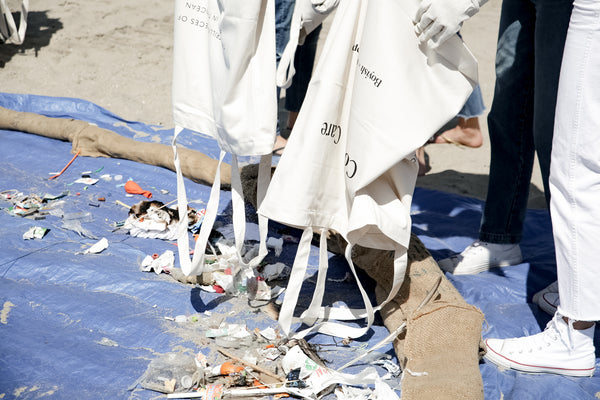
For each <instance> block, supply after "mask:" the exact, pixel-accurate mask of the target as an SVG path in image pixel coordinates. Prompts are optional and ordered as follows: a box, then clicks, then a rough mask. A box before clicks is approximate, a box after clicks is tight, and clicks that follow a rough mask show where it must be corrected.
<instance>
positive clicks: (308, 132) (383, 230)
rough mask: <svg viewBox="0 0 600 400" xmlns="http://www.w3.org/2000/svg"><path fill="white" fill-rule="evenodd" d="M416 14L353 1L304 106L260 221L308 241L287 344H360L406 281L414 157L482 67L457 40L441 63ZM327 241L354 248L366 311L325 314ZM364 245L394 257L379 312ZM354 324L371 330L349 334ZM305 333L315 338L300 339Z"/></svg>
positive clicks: (287, 304)
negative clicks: (307, 291)
mask: <svg viewBox="0 0 600 400" xmlns="http://www.w3.org/2000/svg"><path fill="white" fill-rule="evenodd" d="M417 6H418V3H417V2H414V1H375V0H352V1H350V0H348V1H342V2H340V3H339V5H338V7H337V9H336V12H335V17H334V20H333V21H332V25H331V28H330V31H329V34H328V36H327V39H326V42H325V44H324V47H323V50H322V53H321V56H320V58H319V61H318V63H317V66H316V69H315V71H314V73H313V76H312V79H311V82H310V84H309V88H308V92H307V95H306V99H305V101H304V103H303V105H302V108H301V110H300V113H299V116H298V119H297V121H296V124H295V126H294V128H293V130H292V134H291V136H290V139H289V142H288V144H287V146H286V150H285V152H284V154H283V156H282V157H281V160H280V162H279V164H278V166H277V168H276V170H275V173H274V175H273V178H272V181H271V183H270V185H269V189H268V191H267V194H266V197H265V199H264V201H263V203H262V204H261V206H260V207H259V214H260V215H263V216H265V217H267V218H269V219H272V220H274V221H278V222H280V223H283V224H287V225H290V226H294V227H297V228H301V229H303V235H302V238H301V239H300V243H299V246H298V251H297V254H296V256H295V260H294V265H293V267H292V273H291V276H290V281H289V283H288V289H287V291H286V294H285V297H284V300H283V304H282V308H281V312H280V320H279V322H280V325H281V327H282V330H283V331H284V332H285V333H286V334H288V335H293V336H294V337H302V336H305V335H306V334H308V333H310V332H316V331H318V332H321V333H325V334H328V335H332V336H339V337H359V336H362V335H363V334H364V333H365V332H367V330H368V329H369V328H370V325H371V324H372V322H373V319H374V312H376V311H377V310H379V308H380V307H381V306H382V305H384V304H385V303H386V302H388V301H389V300H390V299H391V298H393V297H394V295H395V294H396V293H397V292H398V290H399V288H400V285H401V284H402V282H403V280H404V274H405V271H406V266H407V249H408V245H409V239H410V232H411V218H410V205H411V202H412V194H413V192H414V186H415V182H416V176H417V168H418V164H417V160H416V156H415V150H416V149H418V148H419V147H420V146H422V145H423V144H424V143H425V142H426V141H427V140H428V139H429V138H430V137H431V136H432V135H433V134H434V133H435V132H436V131H437V130H438V129H439V128H441V127H442V126H443V125H444V124H445V123H447V122H448V121H449V120H450V119H452V118H453V117H454V116H455V115H456V114H457V113H458V111H459V110H460V109H461V108H462V106H463V105H464V103H465V101H466V99H467V98H468V96H469V95H470V93H471V91H472V89H473V87H474V85H475V84H476V81H477V63H476V61H475V59H474V58H473V56H472V54H471V53H470V52H469V50H468V49H467V47H466V46H465V45H464V43H463V42H462V40H461V39H460V38H459V37H458V36H455V37H453V38H451V39H450V40H448V41H447V42H446V43H444V44H443V45H442V46H440V47H439V48H437V49H436V50H435V51H433V50H431V49H429V48H427V47H426V45H419V42H418V39H417V37H416V34H415V32H414V23H413V20H412V16H413V15H415V11H416V9H417ZM328 231H336V232H338V233H339V234H340V235H342V236H343V238H344V239H345V240H346V241H347V242H348V246H347V247H346V250H345V256H346V259H347V261H348V265H349V268H350V269H351V271H352V272H353V273H354V276H355V278H356V281H357V283H358V288H359V291H360V293H361V296H362V298H363V301H364V304H365V307H364V308H363V309H350V308H344V307H335V308H334V307H323V305H322V300H323V294H324V291H325V288H324V286H325V281H326V280H325V275H326V271H327V263H328V258H327V257H328V256H327V242H326V237H327V232H328ZM314 233H319V234H321V240H320V260H319V270H318V278H317V286H316V289H315V292H314V294H313V299H312V301H311V304H310V305H309V307H308V308H307V309H306V310H304V311H303V312H302V313H301V314H300V315H299V316H298V317H297V316H296V315H297V314H296V304H297V300H298V295H299V292H300V288H301V286H302V282H303V280H304V277H305V273H306V269H307V264H308V256H309V253H310V245H311V239H312V236H313V234H314ZM355 245H360V246H364V247H370V248H375V249H382V250H393V251H394V273H393V276H390V277H389V279H390V280H391V281H392V282H393V285H392V289H391V291H390V293H389V296H388V297H387V299H386V300H385V301H383V302H382V304H379V305H377V306H376V307H374V306H373V305H372V304H371V302H370V300H369V298H368V295H367V293H366V291H365V289H364V288H363V286H362V285H361V283H360V280H359V279H358V277H357V275H356V271H355V268H354V265H353V263H352V247H353V246H355ZM339 300H341V301H343V299H339ZM336 320H337V321H338V322H335V321H336ZM349 320H362V321H364V323H363V324H362V325H361V326H359V327H356V326H351V325H349V324H348V323H343V322H340V321H349ZM297 322H301V323H304V324H306V325H308V328H306V329H304V330H302V331H298V332H291V329H292V324H293V323H297Z"/></svg>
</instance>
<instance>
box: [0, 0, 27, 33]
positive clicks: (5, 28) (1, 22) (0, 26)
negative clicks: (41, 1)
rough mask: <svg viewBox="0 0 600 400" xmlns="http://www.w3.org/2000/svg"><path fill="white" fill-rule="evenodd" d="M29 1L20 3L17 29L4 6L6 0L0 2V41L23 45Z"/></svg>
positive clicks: (10, 13) (5, 5)
mask: <svg viewBox="0 0 600 400" xmlns="http://www.w3.org/2000/svg"><path fill="white" fill-rule="evenodd" d="M28 10H29V0H23V1H21V18H20V20H19V27H18V28H17V24H16V23H15V19H14V18H13V15H12V12H11V11H10V9H9V8H8V5H7V4H6V0H0V39H1V40H2V41H3V42H4V43H7V44H23V41H24V40H25V32H26V31H27V13H28Z"/></svg>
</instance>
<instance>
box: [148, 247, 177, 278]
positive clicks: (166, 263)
mask: <svg viewBox="0 0 600 400" xmlns="http://www.w3.org/2000/svg"><path fill="white" fill-rule="evenodd" d="M174 265H175V254H174V253H173V251H171V250H166V251H165V252H164V253H162V254H161V255H160V256H158V257H153V256H150V255H148V256H146V257H145V258H144V259H143V260H142V264H141V266H140V269H141V270H142V271H143V272H154V273H156V274H157V275H158V274H160V273H162V272H167V273H168V272H171V270H172V269H173V266H174Z"/></svg>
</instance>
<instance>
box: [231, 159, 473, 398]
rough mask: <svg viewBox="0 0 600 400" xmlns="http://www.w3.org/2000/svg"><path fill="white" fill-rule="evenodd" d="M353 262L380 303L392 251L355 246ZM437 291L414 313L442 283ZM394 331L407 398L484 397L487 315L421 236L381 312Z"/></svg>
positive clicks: (334, 240)
mask: <svg viewBox="0 0 600 400" xmlns="http://www.w3.org/2000/svg"><path fill="white" fill-rule="evenodd" d="M256 174H257V166H255V165H249V166H246V167H244V168H243V169H242V172H241V177H242V185H243V188H244V196H245V198H246V199H247V200H248V201H250V202H251V203H252V205H253V206H254V207H256ZM327 246H328V250H329V251H331V252H333V253H336V254H341V255H343V254H344V249H345V247H346V242H345V240H344V239H343V238H342V237H341V236H340V235H339V234H336V233H331V234H330V236H329V238H328V242H327ZM352 260H353V261H354V263H355V265H356V266H357V267H359V268H361V269H362V270H364V271H365V272H366V273H367V274H368V275H369V276H370V277H371V278H373V280H374V281H375V282H376V287H375V295H376V299H377V301H378V302H382V301H383V300H384V299H386V298H387V294H388V293H389V291H390V289H391V284H392V279H391V277H392V276H393V275H392V274H393V268H394V266H393V262H394V254H393V252H392V251H386V250H376V249H370V248H366V247H361V246H354V248H353V250H352ZM440 279H441V282H440V284H439V286H438V287H437V290H436V294H435V295H434V296H433V298H432V299H431V300H430V301H429V302H428V303H427V304H426V305H425V306H423V307H422V308H421V309H420V310H418V311H417V312H415V311H416V310H417V308H418V307H419V306H420V305H421V303H422V302H423V300H424V299H425V298H426V297H427V295H428V294H429V292H430V291H431V289H432V288H433V287H435V286H436V284H437V281H438V280H440ZM381 316H382V318H383V322H384V324H385V326H386V328H387V329H388V330H389V331H390V332H392V331H395V330H396V329H397V328H398V327H400V326H401V325H402V324H403V323H404V322H406V323H407V329H406V330H405V331H404V332H403V333H402V334H400V335H399V336H398V337H397V338H396V339H395V340H394V343H393V345H394V350H395V351H396V355H397V357H398V360H399V361H400V364H401V367H402V368H403V371H404V375H403V378H402V399H403V400H439V399H452V400H456V399H465V400H467V399H469V400H471V399H473V400H476V399H483V397H484V396H483V380H482V378H481V373H480V371H479V360H480V359H481V357H482V356H483V353H484V350H483V349H484V348H485V346H484V345H483V341H482V337H481V328H482V324H483V320H484V316H483V313H482V312H481V311H480V310H479V309H477V308H476V307H473V306H472V305H470V304H468V303H467V302H466V301H465V300H464V298H463V297H462V296H461V295H460V293H458V291H457V290H456V288H455V287H454V286H453V285H452V284H451V283H450V281H448V279H446V277H445V275H444V274H443V272H442V271H441V270H440V268H439V266H438V265H437V262H436V261H435V260H434V259H433V257H432V256H431V254H430V253H429V251H428V250H427V249H426V248H425V246H424V245H423V243H422V242H421V240H420V239H419V238H418V237H417V236H416V235H414V234H413V235H411V241H410V245H409V249H408V266H407V271H406V277H405V279H404V282H403V284H402V286H401V288H400V291H399V292H398V294H397V295H396V297H395V298H394V299H393V300H392V301H390V302H389V303H388V304H387V305H385V306H384V307H383V308H382V310H381Z"/></svg>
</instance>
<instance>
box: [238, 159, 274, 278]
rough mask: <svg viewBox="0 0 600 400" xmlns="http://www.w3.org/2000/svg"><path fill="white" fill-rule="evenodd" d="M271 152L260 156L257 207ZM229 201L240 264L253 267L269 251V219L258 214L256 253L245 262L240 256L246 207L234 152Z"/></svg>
mask: <svg viewBox="0 0 600 400" xmlns="http://www.w3.org/2000/svg"><path fill="white" fill-rule="evenodd" d="M272 157H273V156H272V154H270V153H269V154H267V155H263V156H261V158H260V164H259V166H258V181H257V190H256V201H257V207H260V204H261V203H262V201H263V199H264V198H265V195H266V193H267V188H268V186H269V182H270V180H271V161H272ZM231 201H232V203H233V232H234V235H235V246H236V249H237V253H238V257H239V260H240V265H242V266H244V267H249V268H254V267H256V266H258V264H260V262H261V261H262V260H263V259H264V258H265V256H266V255H267V253H268V252H269V251H268V249H267V233H268V229H269V220H268V219H267V218H266V217H265V216H263V215H261V214H259V215H258V230H259V237H260V243H259V250H258V255H257V256H256V257H254V258H253V259H252V260H250V261H249V262H248V263H245V262H244V261H243V259H242V256H241V250H242V246H243V245H244V240H245V237H246V207H245V203H244V193H243V190H242V181H241V178H240V169H239V165H238V161H237V156H236V155H235V154H234V155H233V156H232V159H231Z"/></svg>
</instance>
